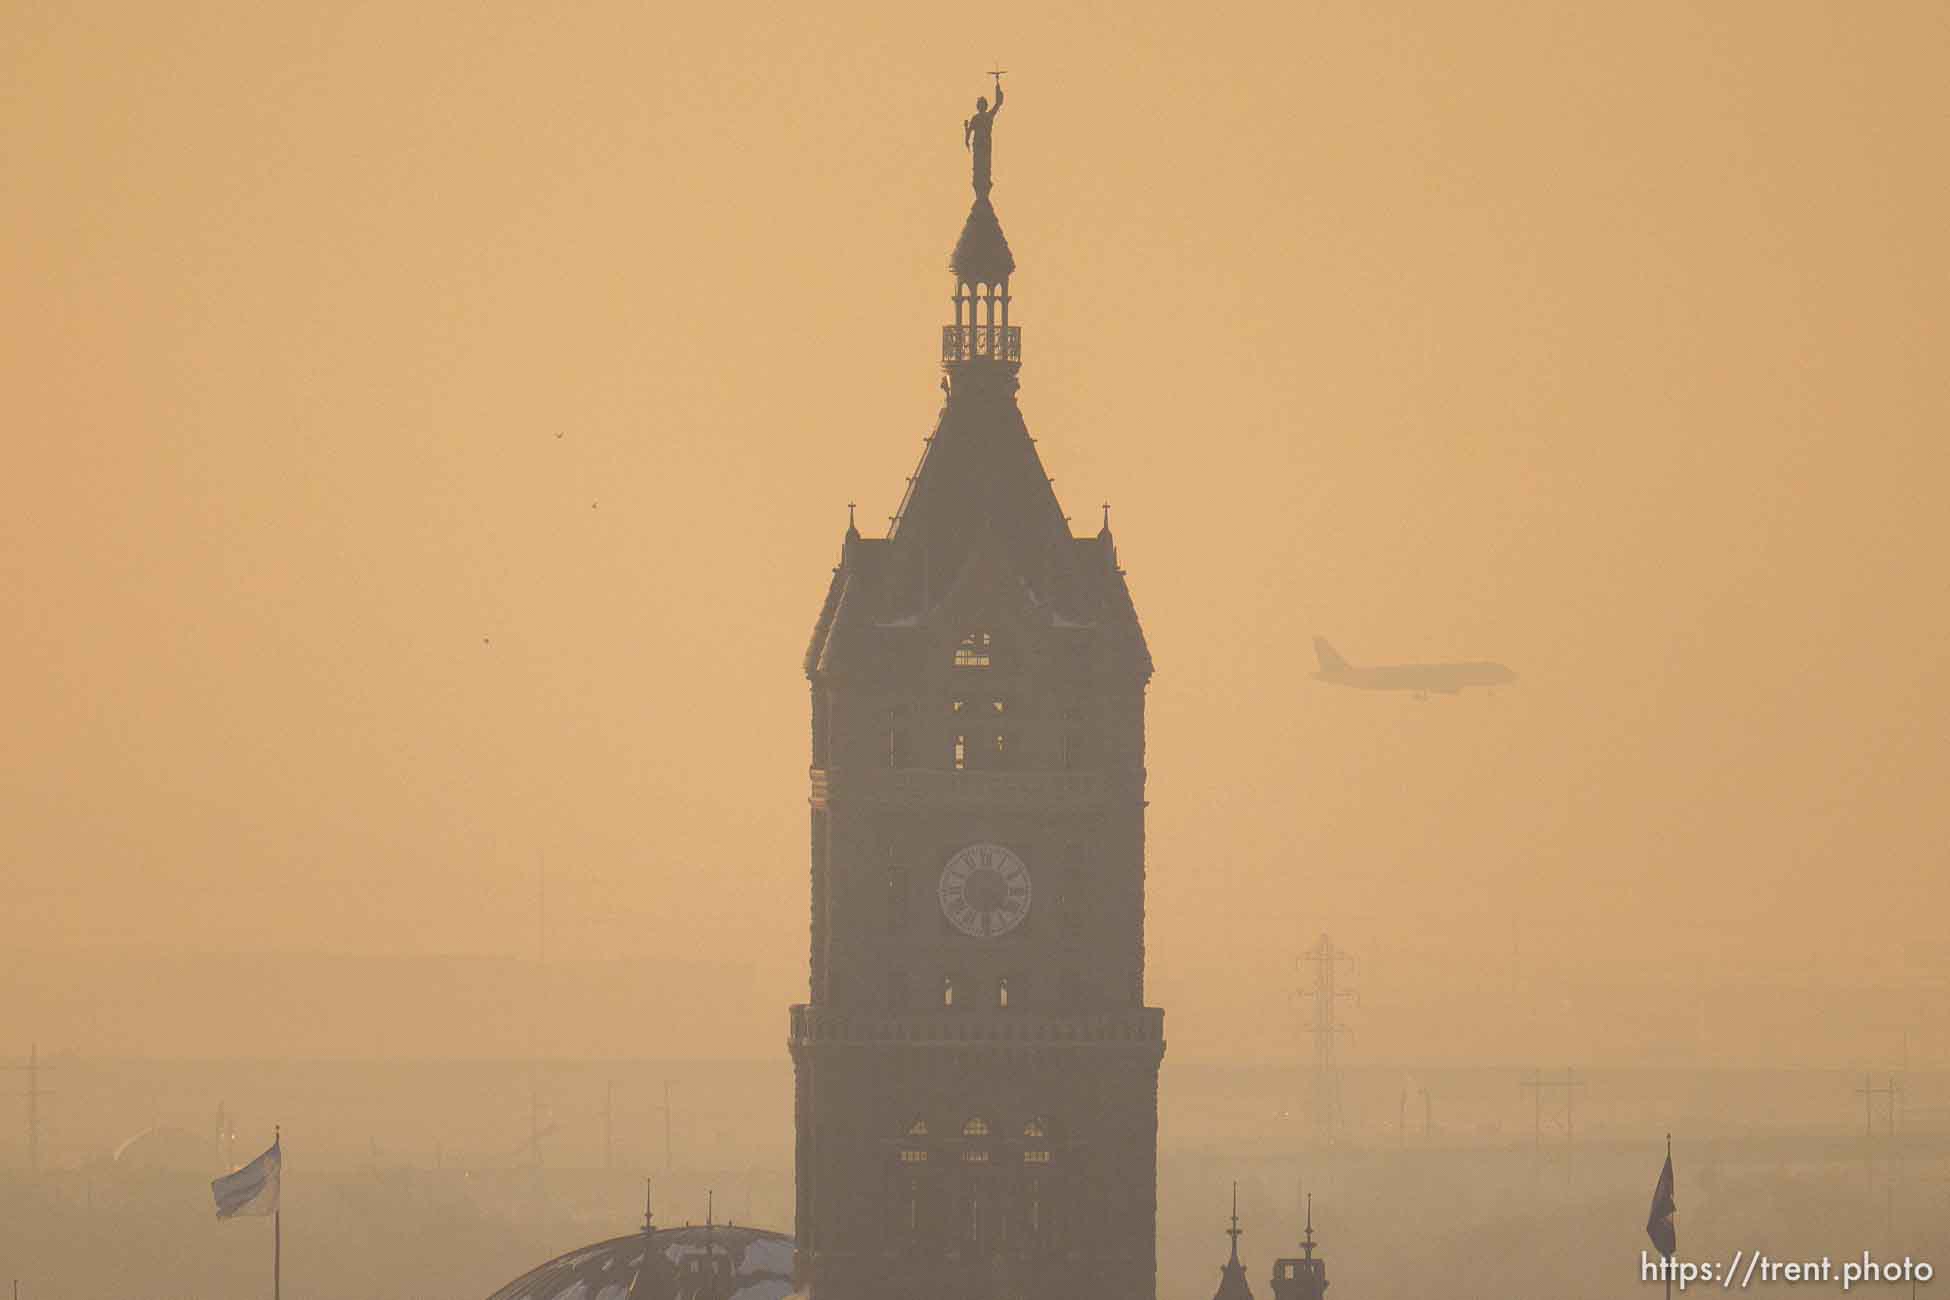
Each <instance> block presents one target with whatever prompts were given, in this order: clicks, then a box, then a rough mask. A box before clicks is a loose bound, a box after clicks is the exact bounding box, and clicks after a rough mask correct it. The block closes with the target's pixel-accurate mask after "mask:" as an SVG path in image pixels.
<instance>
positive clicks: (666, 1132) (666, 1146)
mask: <svg viewBox="0 0 1950 1300" xmlns="http://www.w3.org/2000/svg"><path fill="white" fill-rule="evenodd" d="M662 1110H663V1113H664V1172H665V1173H666V1174H668V1173H669V1172H670V1170H671V1163H672V1162H671V1155H670V1080H668V1079H665V1080H664V1104H663V1106H662Z"/></svg>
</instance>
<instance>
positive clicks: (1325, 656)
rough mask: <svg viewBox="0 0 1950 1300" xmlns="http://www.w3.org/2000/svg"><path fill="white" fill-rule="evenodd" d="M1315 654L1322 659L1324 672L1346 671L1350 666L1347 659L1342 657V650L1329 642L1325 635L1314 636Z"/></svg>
mask: <svg viewBox="0 0 1950 1300" xmlns="http://www.w3.org/2000/svg"><path fill="white" fill-rule="evenodd" d="M1314 655H1315V656H1316V657H1317V658H1318V659H1319V660H1320V671H1322V672H1324V673H1339V672H1346V671H1347V669H1348V668H1349V667H1350V665H1349V664H1348V662H1347V660H1345V659H1343V658H1341V652H1340V651H1338V650H1336V649H1335V648H1334V647H1333V646H1331V645H1328V644H1327V638H1326V637H1324V636H1317V637H1315V638H1314Z"/></svg>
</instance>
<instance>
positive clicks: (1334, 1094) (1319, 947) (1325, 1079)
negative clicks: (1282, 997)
mask: <svg viewBox="0 0 1950 1300" xmlns="http://www.w3.org/2000/svg"><path fill="white" fill-rule="evenodd" d="M1300 957H1301V960H1302V961H1305V962H1308V963H1310V964H1311V965H1312V966H1313V987H1312V988H1310V989H1307V990H1305V991H1304V992H1303V993H1302V996H1303V997H1311V998H1312V999H1313V1018H1312V1020H1311V1021H1310V1022H1309V1023H1308V1024H1307V1026H1306V1029H1307V1032H1308V1033H1310V1034H1312V1035H1313V1040H1314V1076H1313V1124H1314V1137H1315V1138H1316V1139H1318V1140H1320V1141H1327V1142H1331V1141H1332V1140H1333V1139H1334V1138H1335V1137H1336V1136H1338V1135H1339V1133H1340V1129H1341V1070H1340V1063H1339V1062H1338V1061H1337V1060H1336V1059H1335V1048H1334V1044H1335V1040H1336V1039H1337V1038H1338V1037H1339V1036H1340V1035H1342V1034H1345V1033H1347V1032H1348V1027H1347V1026H1346V1025H1344V1024H1342V1023H1340V1020H1339V1013H1338V1008H1339V1005H1340V1000H1341V999H1342V998H1352V997H1354V996H1355V992H1354V990H1353V989H1346V988H1341V987H1339V985H1338V984H1337V983H1336V976H1337V975H1338V974H1339V970H1340V963H1342V962H1347V963H1349V964H1350V965H1352V964H1353V961H1354V958H1353V957H1352V956H1351V955H1349V954H1348V953H1346V952H1343V951H1341V950H1340V949H1338V948H1336V947H1335V946H1334V941H1333V940H1332V939H1331V938H1329V937H1328V936H1327V935H1326V934H1325V933H1323V934H1322V935H1321V936H1320V938H1319V939H1318V940H1316V941H1315V943H1314V946H1313V947H1312V948H1309V949H1308V950H1307V951H1306V952H1304V953H1302V954H1301V955H1300Z"/></svg>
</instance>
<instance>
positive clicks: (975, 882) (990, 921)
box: [941, 843, 1029, 939]
mask: <svg viewBox="0 0 1950 1300" xmlns="http://www.w3.org/2000/svg"><path fill="white" fill-rule="evenodd" d="M941 914H942V915H943V916H945V917H947V918H948V923H949V924H950V925H952V926H954V927H955V928H956V929H957V930H960V931H961V932H962V933H963V934H967V935H973V936H974V937H975V938H977V939H993V938H995V937H996V936H997V935H1001V934H1007V933H1009V931H1011V930H1013V929H1015V928H1016V927H1017V926H1019V925H1021V924H1022V918H1023V917H1025V916H1028V915H1029V868H1028V867H1025V866H1024V865H1023V864H1022V859H1021V858H1019V857H1017V856H1016V855H1015V854H1014V853H1012V852H1010V851H1009V850H1008V849H1005V848H1003V847H1002V846H1001V845H1000V844H988V843H981V844H971V845H969V846H968V847H967V848H965V849H962V850H961V851H960V852H958V853H956V854H955V856H953V857H952V858H949V859H948V865H947V866H945V867H943V868H942V869H941Z"/></svg>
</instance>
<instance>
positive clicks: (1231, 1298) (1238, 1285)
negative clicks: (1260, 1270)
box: [1212, 1183, 1253, 1300]
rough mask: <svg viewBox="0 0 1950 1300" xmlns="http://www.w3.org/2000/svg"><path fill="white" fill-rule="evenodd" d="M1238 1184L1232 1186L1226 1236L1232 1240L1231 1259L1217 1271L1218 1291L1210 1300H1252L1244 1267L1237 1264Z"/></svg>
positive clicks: (1250, 1287)
mask: <svg viewBox="0 0 1950 1300" xmlns="http://www.w3.org/2000/svg"><path fill="white" fill-rule="evenodd" d="M1241 1235H1242V1234H1241V1233H1240V1231H1239V1184H1238V1183H1234V1184H1233V1185H1232V1223H1231V1226H1230V1227H1228V1228H1227V1229H1226V1236H1228V1237H1230V1238H1232V1257H1231V1258H1230V1259H1228V1260H1226V1262H1225V1265H1224V1266H1223V1267H1221V1268H1220V1269H1219V1289H1218V1290H1217V1291H1215V1292H1213V1293H1212V1300H1253V1288H1252V1286H1251V1285H1250V1284H1249V1283H1248V1282H1247V1281H1246V1266H1245V1265H1244V1264H1241V1263H1240V1262H1239V1238H1240V1236H1241Z"/></svg>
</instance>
